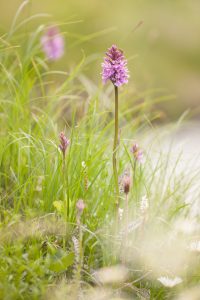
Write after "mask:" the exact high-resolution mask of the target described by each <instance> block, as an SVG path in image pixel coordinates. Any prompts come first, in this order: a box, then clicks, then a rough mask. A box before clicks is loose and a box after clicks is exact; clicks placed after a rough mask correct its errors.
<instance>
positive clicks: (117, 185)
mask: <svg viewBox="0 0 200 300" xmlns="http://www.w3.org/2000/svg"><path fill="white" fill-rule="evenodd" d="M114 88H115V136H114V144H113V174H114V181H115V205H116V221H117V224H118V209H119V184H118V172H117V159H116V156H117V148H118V138H119V137H118V135H119V118H118V87H117V86H114Z"/></svg>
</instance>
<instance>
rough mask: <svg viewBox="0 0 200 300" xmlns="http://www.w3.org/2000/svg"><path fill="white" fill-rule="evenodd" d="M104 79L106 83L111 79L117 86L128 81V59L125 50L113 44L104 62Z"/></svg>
mask: <svg viewBox="0 0 200 300" xmlns="http://www.w3.org/2000/svg"><path fill="white" fill-rule="evenodd" d="M102 68H103V70H102V80H103V82H104V83H106V82H107V81H108V80H110V81H111V82H112V83H113V84H114V85H115V86H121V85H123V84H125V83H128V78H129V75H128V68H127V60H126V59H125V57H124V54H123V51H122V50H120V49H118V48H117V46H115V45H113V46H112V47H111V48H109V49H108V51H107V52H106V56H105V58H104V62H103V63H102Z"/></svg>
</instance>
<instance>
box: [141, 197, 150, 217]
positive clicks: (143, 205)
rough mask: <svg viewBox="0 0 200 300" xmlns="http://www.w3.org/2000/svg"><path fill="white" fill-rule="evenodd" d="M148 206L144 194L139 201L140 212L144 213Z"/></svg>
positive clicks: (147, 200)
mask: <svg viewBox="0 0 200 300" xmlns="http://www.w3.org/2000/svg"><path fill="white" fill-rule="evenodd" d="M148 208H149V199H148V198H147V196H146V195H144V196H143V197H142V199H141V202H140V210H141V212H142V213H145V212H146V211H147V209H148Z"/></svg>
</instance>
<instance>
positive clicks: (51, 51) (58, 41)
mask: <svg viewBox="0 0 200 300" xmlns="http://www.w3.org/2000/svg"><path fill="white" fill-rule="evenodd" d="M41 45H42V49H43V51H44V53H45V55H46V57H47V59H48V60H51V61H56V60H58V59H59V58H61V57H62V56H63V54H64V39H63V36H62V35H61V34H60V31H59V29H58V27H57V26H51V27H49V28H48V29H47V31H46V32H45V33H44V35H43V36H42V38H41Z"/></svg>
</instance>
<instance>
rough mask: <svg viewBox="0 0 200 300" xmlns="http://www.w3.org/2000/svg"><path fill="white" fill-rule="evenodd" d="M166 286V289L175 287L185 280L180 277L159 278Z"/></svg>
mask: <svg viewBox="0 0 200 300" xmlns="http://www.w3.org/2000/svg"><path fill="white" fill-rule="evenodd" d="M157 280H158V281H160V282H161V283H162V284H163V285H164V286H166V287H170V288H172V287H174V286H176V285H177V284H180V283H181V282H182V281H183V280H182V279H181V278H180V277H174V278H169V277H168V276H161V277H159V278H157Z"/></svg>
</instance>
